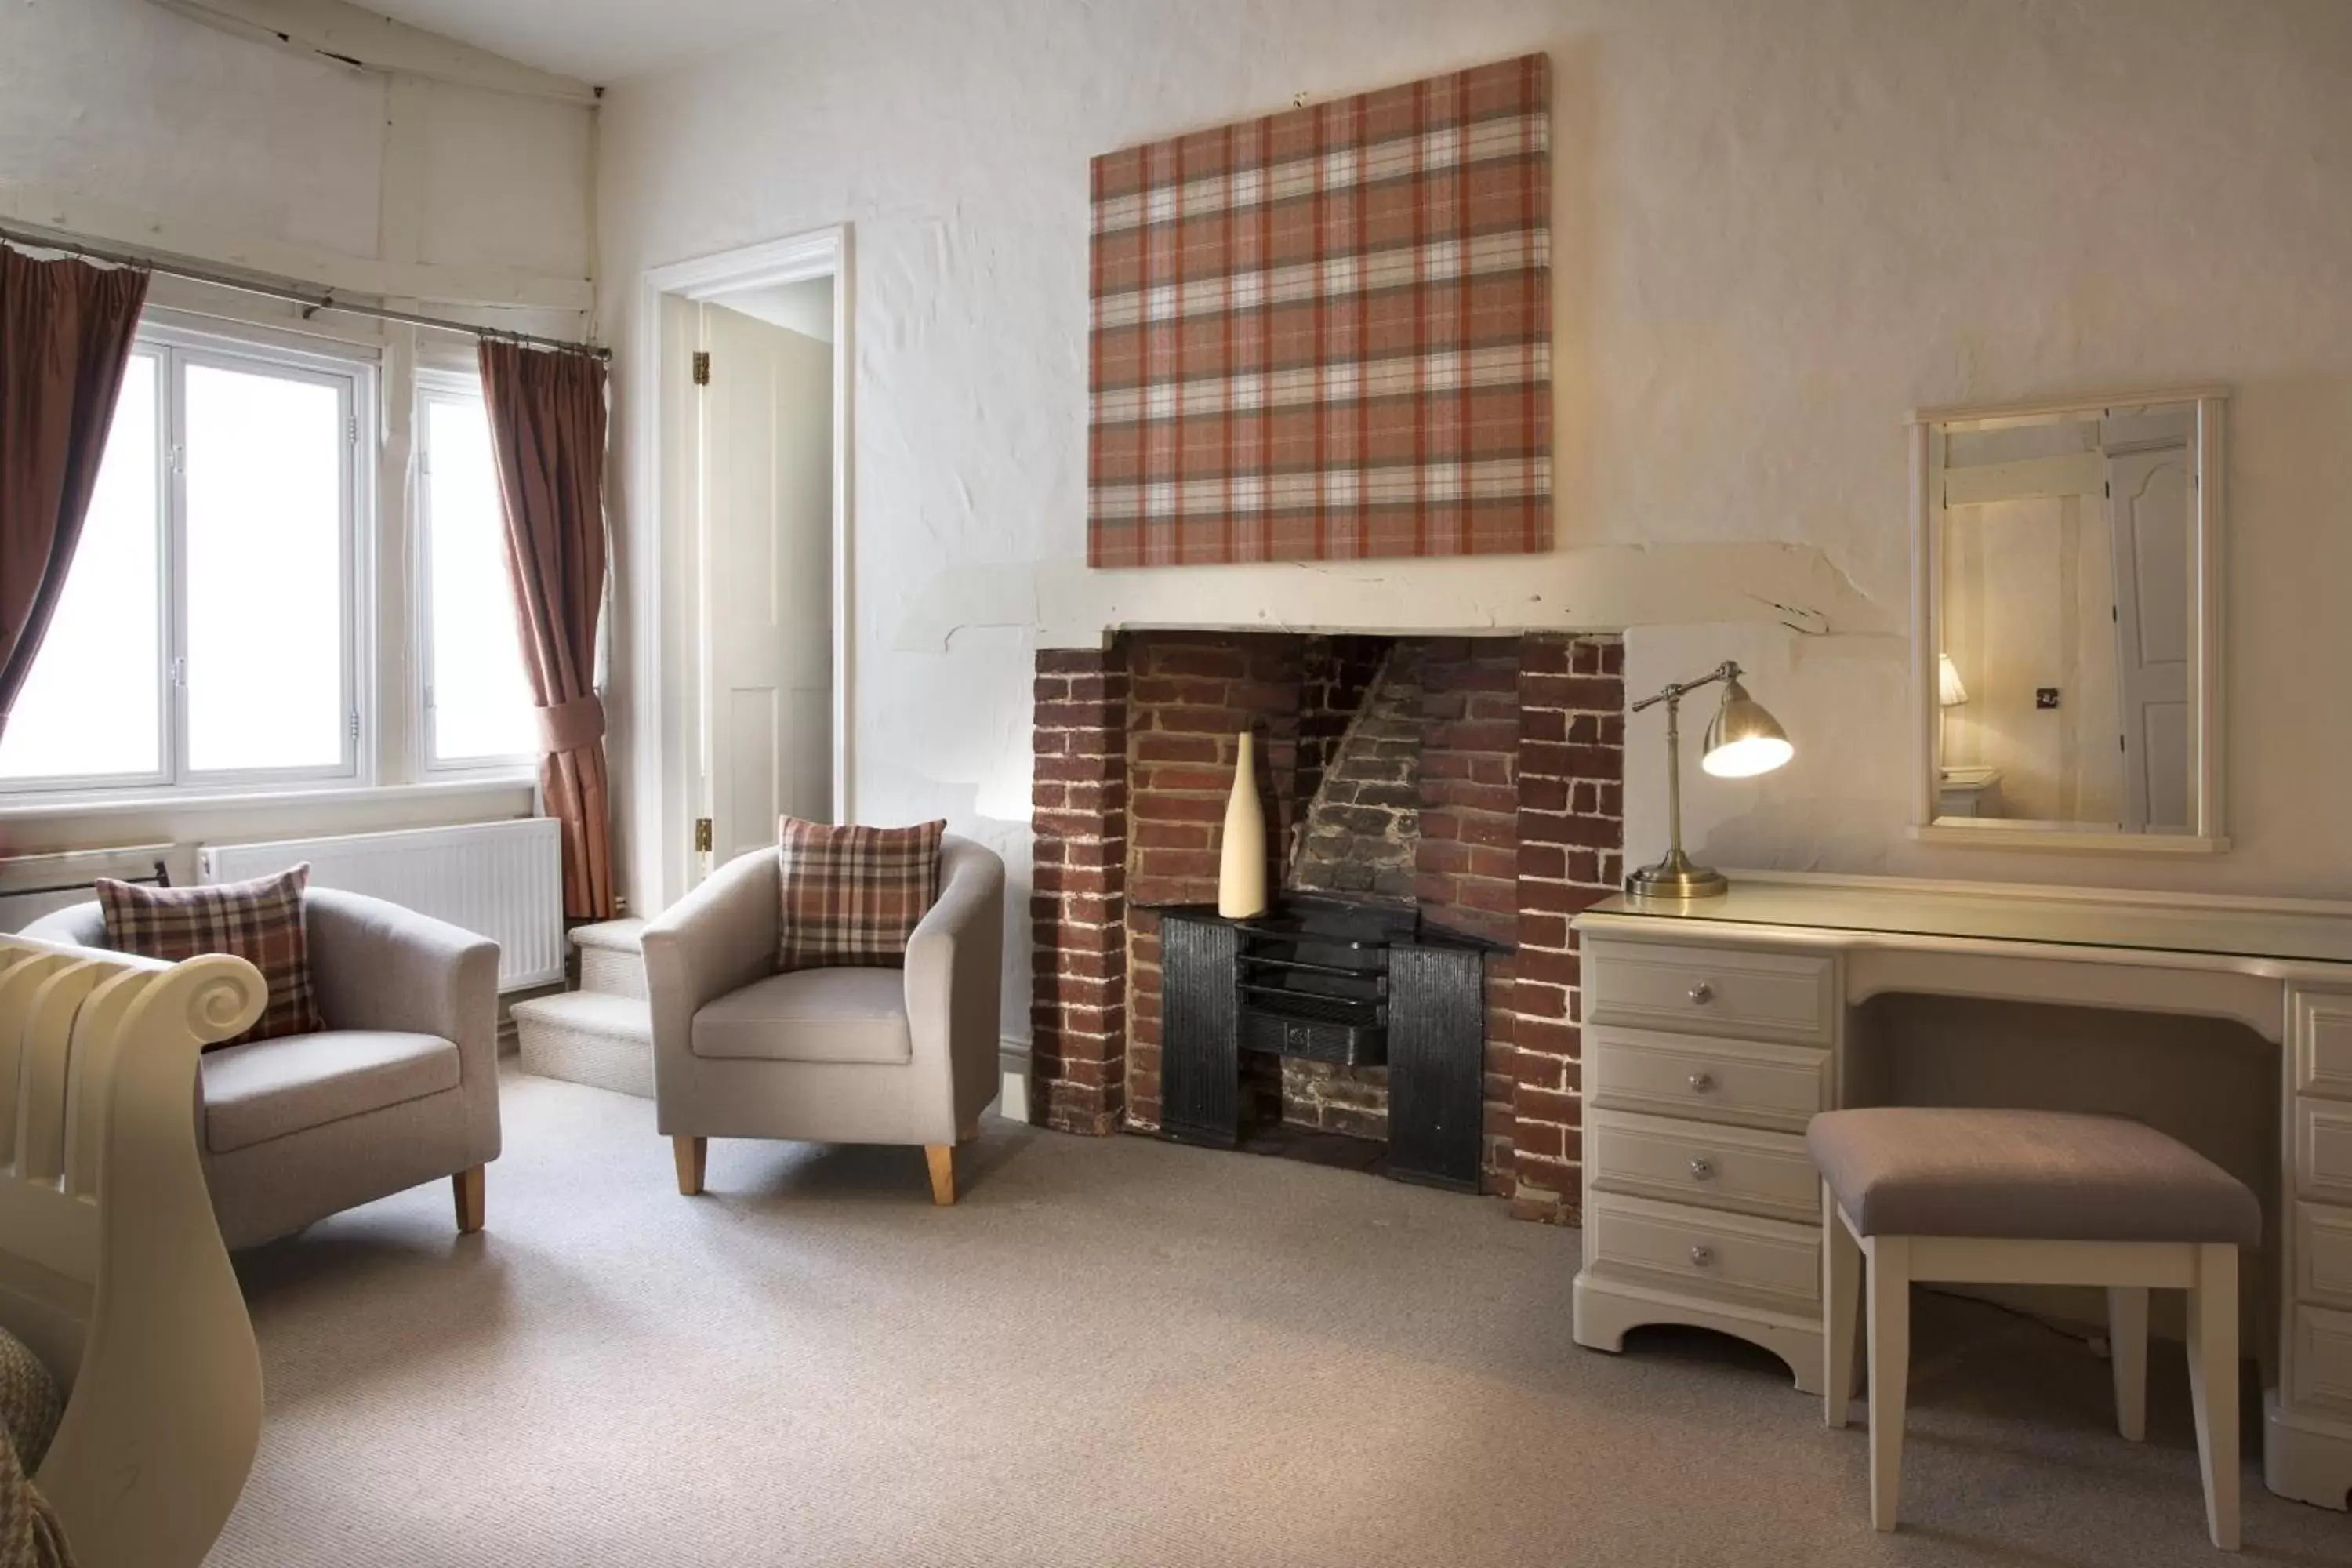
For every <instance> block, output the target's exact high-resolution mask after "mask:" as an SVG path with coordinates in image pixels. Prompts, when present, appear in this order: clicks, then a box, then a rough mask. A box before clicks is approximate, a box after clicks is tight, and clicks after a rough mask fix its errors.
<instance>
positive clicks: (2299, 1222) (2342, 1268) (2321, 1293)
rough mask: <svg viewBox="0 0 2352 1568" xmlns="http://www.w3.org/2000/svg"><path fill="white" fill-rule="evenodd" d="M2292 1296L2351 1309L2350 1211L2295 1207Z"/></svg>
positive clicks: (2304, 1205)
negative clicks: (2293, 1294)
mask: <svg viewBox="0 0 2352 1568" xmlns="http://www.w3.org/2000/svg"><path fill="white" fill-rule="evenodd" d="M2294 1293H2295V1295H2296V1296H2298V1297H2300V1298H2301V1299H2302V1300H2305V1301H2317V1302H2320V1303H2323V1304H2324V1305H2326V1306H2330V1307H2352V1209H2339V1208H2331V1207H2329V1206H2328V1205H2326V1204H2297V1205H2294Z"/></svg>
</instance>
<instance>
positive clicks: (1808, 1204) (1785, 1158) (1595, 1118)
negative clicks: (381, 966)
mask: <svg viewBox="0 0 2352 1568" xmlns="http://www.w3.org/2000/svg"><path fill="white" fill-rule="evenodd" d="M1584 1150H1585V1158H1586V1160H1587V1161H1589V1162H1590V1163H1591V1167H1592V1173H1593V1174H1592V1184H1593V1186H1594V1188H1595V1189H1596V1190H1598V1191H1601V1192H1611V1193H1626V1194H1632V1195H1633V1196H1635V1197H1644V1198H1657V1199H1662V1200H1664V1201H1667V1202H1673V1203H1685V1204H1698V1205H1703V1206H1705V1207H1707V1208H1717V1209H1735V1210H1739V1211H1742V1212H1746V1213H1749V1214H1760V1215H1768V1216H1769V1217H1771V1218H1775V1219H1785V1220H1792V1221H1797V1222H1800V1223H1803V1222H1807V1221H1811V1220H1812V1219H1813V1218H1814V1217H1815V1216H1817V1215H1819V1214H1820V1213H1821V1209H1822V1196H1821V1193H1822V1183H1821V1176H1820V1175H1819V1173H1816V1172H1815V1171H1814V1169H1813V1162H1812V1158H1811V1156H1810V1155H1808V1154H1807V1153H1806V1152H1805V1141H1804V1140H1803V1139H1802V1138H1801V1137H1798V1136H1797V1135H1796V1134H1795V1133H1792V1132H1757V1131H1750V1130H1748V1129H1747V1128H1743V1127H1718V1126H1714V1125H1711V1124H1709V1123H1706V1122H1701V1121H1675V1120H1671V1119H1669V1118H1666V1117H1662V1116H1636V1115H1633V1114H1631V1113H1629V1112H1626V1111H1622V1110H1594V1111H1593V1112H1592V1113H1591V1116H1590V1117H1588V1118H1587V1119H1586V1121H1585V1127H1584ZM2347 1285H2352V1281H2347Z"/></svg>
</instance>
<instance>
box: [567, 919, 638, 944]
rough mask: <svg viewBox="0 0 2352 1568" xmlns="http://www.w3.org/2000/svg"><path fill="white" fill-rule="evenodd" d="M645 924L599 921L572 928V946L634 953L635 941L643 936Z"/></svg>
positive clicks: (626, 921) (632, 920)
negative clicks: (607, 948) (606, 948)
mask: <svg viewBox="0 0 2352 1568" xmlns="http://www.w3.org/2000/svg"><path fill="white" fill-rule="evenodd" d="M645 930H646V922H645V921H641V920H636V919H630V920H625V921H597V922H596V923H595V924H594V925H585V926H573V927H572V944H573V945H574V946H577V947H583V948H586V947H609V948H614V949H616V950H625V951H626V952H636V951H637V950H638V942H637V939H638V938H639V937H641V936H643V935H644V934H645Z"/></svg>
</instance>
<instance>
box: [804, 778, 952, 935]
mask: <svg viewBox="0 0 2352 1568" xmlns="http://www.w3.org/2000/svg"><path fill="white" fill-rule="evenodd" d="M947 830H948V825H947V824H946V823H945V822H926V823H923V824H922V825H920V826H916V827H835V826H830V825H829V824H826V823H822V822H803V821H802V820H801V819H800V818H798V817H796V816H787V817H785V818H783V819H782V820H781V821H780V822H778V823H777V824H776V853H777V855H778V856H779V857H780V858H781V859H782V875H781V876H780V877H779V878H778V879H777V880H778V884H779V886H780V887H781V888H782V898H783V910H782V914H783V919H782V922H781V923H780V925H779V926H778V931H780V933H781V934H780V936H779V937H778V939H777V942H776V967H777V968H778V969H779V970H787V969H825V968H830V967H833V966H834V965H836V964H862V965H866V966H868V967H874V968H882V969H896V968H898V967H899V966H900V965H902V964H904V963H906V962H907V939H908V937H910V936H912V935H914V934H915V922H916V921H919V920H921V919H922V918H923V916H924V915H925V914H927V913H929V910H930V907H931V905H932V904H933V903H935V902H937V901H938V900H939V896H940V837H941V836H942V835H943V834H945V833H946V832H947Z"/></svg>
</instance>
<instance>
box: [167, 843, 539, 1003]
mask: <svg viewBox="0 0 2352 1568" xmlns="http://www.w3.org/2000/svg"><path fill="white" fill-rule="evenodd" d="M561 835H562V827H561V826H560V825H559V824H558V823H557V822H556V821H555V819H554V818H553V817H549V816H534V817H527V818H524V819H522V820H520V821H517V822H478V823H471V824H468V825H467V826H463V827H422V828H415V829H412V830H409V831H405V832H401V833H362V834H356V835H352V836H348V837H341V838H296V839H287V840H284V841H282V842H279V843H276V844H208V845H206V846H205V847H204V848H203V849H201V850H200V851H199V852H198V853H197V856H196V877H197V879H198V880H199V881H205V882H237V881H243V880H245V879H247V878H252V877H268V876H272V875H275V874H276V873H278V872H279V871H283V870H285V869H286V868H288V867H289V866H293V865H296V864H299V862H301V861H304V860H308V861H309V862H310V885H311V886H312V887H314V888H337V889H341V890H343V891H345V892H351V893H366V894H368V895H369V896H370V897H372V898H378V899H382V900H385V901H386V902H388V903H394V904H398V905H400V906H401V907H403V908H404V909H411V910H415V911H416V912H417V913H419V914H425V915H431V916H432V917H433V918H434V919H436V920H443V921H448V922H449V923H450V924H451V925H455V926H463V927H465V928H466V929H467V931H478V932H479V933H480V934H481V935H483V936H486V937H488V938H489V939H490V940H491V941H493V942H497V943H498V944H499V990H501V991H515V990H520V989H521V988H522V987H524V986H526V985H546V984H552V983H554V982H556V981H559V980H561V979H562V978H563V841H562V837H561Z"/></svg>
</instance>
